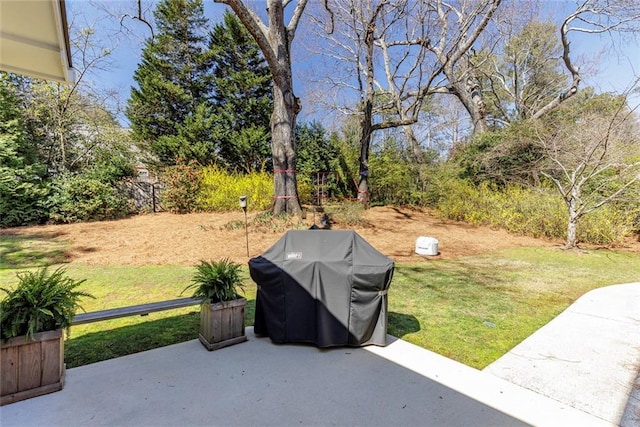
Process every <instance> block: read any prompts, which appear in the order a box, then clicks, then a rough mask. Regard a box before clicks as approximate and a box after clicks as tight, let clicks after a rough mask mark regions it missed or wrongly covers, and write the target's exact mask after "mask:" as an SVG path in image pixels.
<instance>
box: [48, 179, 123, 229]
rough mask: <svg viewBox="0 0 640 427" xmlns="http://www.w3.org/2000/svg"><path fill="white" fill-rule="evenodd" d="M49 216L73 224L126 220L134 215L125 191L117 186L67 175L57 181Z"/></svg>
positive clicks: (53, 219) (50, 201)
mask: <svg viewBox="0 0 640 427" xmlns="http://www.w3.org/2000/svg"><path fill="white" fill-rule="evenodd" d="M49 204H50V206H51V208H50V209H51V210H50V213H49V217H50V219H51V220H52V221H54V222H62V223H71V222H82V221H103V220H108V219H117V218H122V217H124V216H126V215H128V214H129V213H130V208H129V203H128V200H127V197H126V196H125V194H124V192H123V191H121V190H120V189H119V188H118V187H117V186H116V185H114V184H109V183H105V182H102V181H100V180H98V179H95V178H89V177H87V176H83V175H64V176H62V177H60V178H57V179H56V180H55V181H54V182H53V191H52V194H51V196H50V198H49Z"/></svg>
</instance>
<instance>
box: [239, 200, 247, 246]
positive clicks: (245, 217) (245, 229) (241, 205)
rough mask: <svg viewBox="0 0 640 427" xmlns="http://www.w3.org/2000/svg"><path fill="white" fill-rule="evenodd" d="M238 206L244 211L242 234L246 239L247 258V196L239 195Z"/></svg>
mask: <svg viewBox="0 0 640 427" xmlns="http://www.w3.org/2000/svg"><path fill="white" fill-rule="evenodd" d="M240 207H241V208H242V210H243V211H244V236H245V239H246V241H247V258H249V229H248V227H247V196H240Z"/></svg>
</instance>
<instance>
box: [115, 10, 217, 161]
mask: <svg viewBox="0 0 640 427" xmlns="http://www.w3.org/2000/svg"><path fill="white" fill-rule="evenodd" d="M154 17H155V20H156V25H157V31H156V35H155V37H154V38H151V39H149V40H147V42H146V44H145V46H144V48H143V51H142V62H141V64H140V65H139V66H138V69H137V70H136V71H135V73H134V80H135V81H136V82H137V83H138V88H132V89H131V98H130V99H129V105H128V106H127V117H128V118H129V120H130V122H131V129H132V131H133V136H134V138H135V139H136V140H138V141H141V142H145V143H147V144H149V149H150V151H151V152H152V153H153V154H155V155H156V156H157V158H158V160H159V161H160V162H161V163H164V164H174V163H175V161H176V159H177V158H182V159H185V160H197V161H199V162H201V163H210V162H212V161H213V160H214V158H213V153H214V152H215V147H214V145H213V142H212V140H211V136H210V135H211V131H210V130H211V127H212V123H213V121H212V115H211V105H210V102H209V100H208V97H209V94H210V90H211V61H210V58H209V53H208V51H207V49H206V40H207V39H206V35H207V19H206V17H205V16H204V7H203V4H202V0H162V1H161V2H160V3H158V6H157V8H156V10H155V12H154Z"/></svg>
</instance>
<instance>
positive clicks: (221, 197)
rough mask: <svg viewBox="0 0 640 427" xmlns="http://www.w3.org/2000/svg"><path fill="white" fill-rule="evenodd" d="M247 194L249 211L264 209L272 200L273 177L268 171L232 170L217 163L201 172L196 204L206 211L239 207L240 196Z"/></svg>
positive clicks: (228, 209) (230, 209)
mask: <svg viewBox="0 0 640 427" xmlns="http://www.w3.org/2000/svg"><path fill="white" fill-rule="evenodd" d="M240 196H247V208H248V209H249V210H265V209H268V208H269V206H271V202H272V200H273V176H272V175H270V174H268V173H266V172H264V171H263V172H251V173H249V174H240V173H230V172H227V171H225V170H224V169H221V168H219V167H217V166H209V167H206V168H204V169H203V171H202V186H201V188H200V191H199V193H198V195H197V206H198V208H199V209H200V210H204V211H214V212H215V211H218V212H220V211H232V210H237V209H239V205H238V198H239V197H240Z"/></svg>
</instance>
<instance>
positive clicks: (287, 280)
mask: <svg viewBox="0 0 640 427" xmlns="http://www.w3.org/2000/svg"><path fill="white" fill-rule="evenodd" d="M393 269H394V264H393V261H392V260H391V259H389V258H387V257H386V256H384V255H382V254H381V253H380V252H378V251H377V250H376V249H375V248H373V246H371V245H370V244H369V243H367V242H366V241H365V240H364V239H363V238H362V237H360V236H359V235H358V234H357V233H356V232H354V231H343V230H292V231H288V232H287V233H286V234H285V235H284V236H283V237H282V238H281V239H280V240H279V241H278V242H277V243H276V244H275V245H273V246H272V247H271V248H270V249H268V250H267V251H266V252H265V253H264V254H262V255H261V256H259V257H256V258H252V259H251V260H249V272H250V274H251V278H252V279H253V280H254V281H255V282H256V284H257V285H258V291H257V296H256V311H255V323H254V332H255V333H256V334H258V335H267V336H269V337H270V338H271V340H272V341H274V342H277V343H284V342H310V343H314V344H315V345H317V346H319V347H329V346H344V345H348V346H363V345H368V344H376V345H381V346H384V345H386V336H387V289H388V288H389V285H390V284H391V278H392V276H393Z"/></svg>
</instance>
